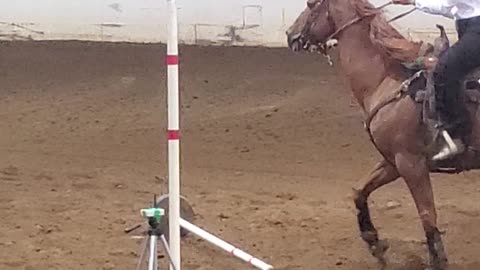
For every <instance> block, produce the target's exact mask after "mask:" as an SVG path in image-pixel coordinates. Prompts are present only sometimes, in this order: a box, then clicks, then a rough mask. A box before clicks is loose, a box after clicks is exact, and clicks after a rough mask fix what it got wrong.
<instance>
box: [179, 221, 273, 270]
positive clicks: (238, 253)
mask: <svg viewBox="0 0 480 270" xmlns="http://www.w3.org/2000/svg"><path fill="white" fill-rule="evenodd" d="M180 226H182V227H183V228H184V229H185V230H187V231H189V232H191V233H193V234H195V235H196V236H198V237H200V238H202V239H204V240H206V241H208V242H210V243H211V244H213V245H215V246H217V247H219V248H221V249H223V250H224V251H226V252H228V253H230V254H232V255H233V256H235V257H237V258H239V259H241V260H243V261H244V262H247V263H249V264H251V265H252V266H255V267H256V268H258V269H260V270H270V269H273V266H271V265H269V264H267V263H265V262H263V261H261V260H260V259H257V258H255V257H253V256H252V255H250V254H248V253H246V252H244V251H242V250H241V249H239V248H237V247H235V246H233V245H231V244H229V243H227V242H225V241H223V240H222V239H220V238H218V237H216V236H215V235H212V234H211V233H209V232H207V231H205V230H202V229H201V228H199V227H197V226H195V225H193V224H192V223H190V222H188V221H186V220H184V219H182V218H181V219H180Z"/></svg>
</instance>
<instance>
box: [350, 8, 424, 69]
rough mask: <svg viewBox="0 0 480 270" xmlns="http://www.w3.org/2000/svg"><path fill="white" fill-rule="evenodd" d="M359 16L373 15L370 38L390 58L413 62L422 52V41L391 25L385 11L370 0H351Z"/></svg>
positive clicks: (370, 21) (396, 60) (370, 20)
mask: <svg viewBox="0 0 480 270" xmlns="http://www.w3.org/2000/svg"><path fill="white" fill-rule="evenodd" d="M350 2H351V3H352V6H353V7H354V8H355V10H356V12H357V14H358V16H373V17H372V18H367V19H366V20H368V21H369V23H370V40H371V42H372V43H373V45H374V46H375V47H376V48H377V49H378V50H379V51H380V52H381V53H382V54H383V55H384V56H385V57H387V59H388V60H393V61H394V62H411V61H414V60H415V59H416V58H417V57H418V56H419V54H420V50H421V47H422V42H412V41H409V40H407V39H406V38H405V37H404V36H403V35H402V34H401V33H400V32H399V31H397V30H396V29H395V28H394V27H393V26H391V25H390V24H389V23H388V21H387V19H386V18H385V16H384V14H383V11H381V10H379V9H377V8H375V7H374V6H373V5H372V4H371V3H370V2H368V0H350Z"/></svg>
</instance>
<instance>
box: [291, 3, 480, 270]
mask: <svg viewBox="0 0 480 270" xmlns="http://www.w3.org/2000/svg"><path fill="white" fill-rule="evenodd" d="M286 35H287V42H288V46H289V48H290V49H291V50H293V51H302V50H309V48H310V47H311V46H316V47H317V48H318V47H319V48H322V47H323V46H322V45H323V44H326V42H327V41H328V40H330V39H332V38H334V39H336V40H337V41H338V45H337V51H338V61H339V64H340V67H341V70H342V72H343V74H344V76H345V77H346V78H347V81H348V82H349V84H350V88H351V91H352V94H353V95H354V97H355V99H356V101H357V103H358V105H359V107H360V109H361V111H362V112H363V115H364V117H365V122H364V125H365V128H366V131H367V133H368V135H369V136H370V139H371V142H372V143H373V145H374V146H375V147H376V149H377V150H378V152H379V153H380V154H381V156H382V157H383V158H382V160H380V161H379V162H378V163H377V164H376V165H375V166H374V168H373V169H372V170H371V171H370V172H369V173H368V175H367V176H366V177H365V178H364V179H361V180H360V181H359V183H358V186H355V187H354V188H353V190H354V196H353V203H354V205H355V207H356V210H357V222H358V228H359V231H360V236H361V238H362V239H363V241H364V242H366V245H367V246H368V248H369V250H370V252H371V254H372V255H373V256H374V257H375V258H376V259H377V260H378V261H379V263H380V264H381V266H382V268H385V267H386V260H385V254H386V251H387V250H388V248H389V244H388V242H387V241H386V240H384V239H381V238H380V237H379V233H378V231H377V229H376V228H375V226H374V224H373V222H372V220H371V217H370V212H369V206H368V198H369V196H370V195H371V194H372V193H373V192H374V191H376V190H377V189H379V188H381V187H383V186H385V185H387V184H389V183H392V182H394V181H396V180H397V179H400V178H403V179H404V181H405V183H406V185H407V186H408V189H409V192H410V194H411V196H412V197H413V200H414V203H415V205H416V209H417V212H418V215H419V218H420V220H421V223H422V226H423V229H424V232H425V237H426V242H427V246H428V262H426V264H427V265H428V268H429V269H433V270H445V269H447V267H448V259H447V253H446V252H445V247H444V245H443V242H442V233H441V231H440V229H439V228H438V225H437V212H436V207H435V202H434V193H433V191H432V183H431V179H430V175H431V174H432V173H451V174H454V173H459V172H464V171H470V170H478V169H479V168H480V110H479V109H478V107H479V99H478V96H480V95H479V93H480V91H479V88H480V87H478V86H479V85H478V79H479V78H480V76H476V77H473V79H472V80H470V81H469V82H475V80H476V82H477V84H475V86H474V87H471V88H472V89H470V90H471V93H470V94H468V95H465V96H467V97H470V98H465V102H466V103H464V104H466V107H467V108H468V116H469V117H470V120H471V121H470V122H471V125H470V129H468V134H467V135H468V136H467V137H468V141H467V147H466V149H465V150H464V151H463V152H462V153H460V154H458V155H456V156H455V157H453V158H450V159H448V160H443V161H436V160H434V159H433V158H432V154H433V153H434V150H435V149H432V136H431V135H432V134H433V133H432V130H431V129H430V128H429V125H428V123H427V121H426V120H425V117H423V116H424V115H425V113H426V112H425V110H426V109H427V107H428V106H425V105H426V104H428V102H427V101H428V100H426V101H425V98H423V99H422V98H421V97H422V95H421V94H422V93H423V94H425V91H426V89H427V88H428V85H429V83H428V82H429V81H428V76H426V75H425V72H424V71H422V70H420V71H418V72H417V71H414V72H412V70H410V69H408V68H406V66H405V63H407V62H411V61H414V59H417V58H418V56H419V55H428V53H432V47H434V46H433V45H431V44H427V45H428V46H425V43H424V42H414V41H411V40H408V39H406V38H405V37H404V36H403V35H402V34H401V33H400V32H399V31H397V30H396V29H395V28H394V27H393V26H392V25H391V24H390V23H389V21H387V19H386V17H385V14H384V12H383V9H381V8H377V7H375V6H373V5H372V4H371V3H369V2H368V0H309V1H308V2H307V6H306V8H305V9H304V10H303V11H302V12H301V13H300V15H299V16H298V18H297V19H296V20H295V21H294V23H293V24H292V25H291V26H290V27H289V28H288V30H287V31H286ZM426 48H427V49H426ZM419 72H420V73H419ZM421 72H423V73H421ZM412 74H413V75H412ZM415 74H416V76H415ZM418 74H423V76H421V75H418ZM472 74H473V72H472ZM422 78H423V80H422ZM426 78H427V79H426ZM466 80H467V79H465V81H466ZM430 84H431V81H430ZM424 90H425V91H424ZM462 90H463V91H460V92H461V93H466V92H467V91H466V89H463V88H462ZM423 96H424V95H423ZM475 97H476V98H475Z"/></svg>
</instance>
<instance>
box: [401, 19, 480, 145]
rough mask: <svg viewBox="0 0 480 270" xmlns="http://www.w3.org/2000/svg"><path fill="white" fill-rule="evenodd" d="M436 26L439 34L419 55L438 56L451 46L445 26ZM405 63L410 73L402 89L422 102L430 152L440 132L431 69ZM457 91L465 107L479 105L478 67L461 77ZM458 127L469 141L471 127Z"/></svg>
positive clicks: (459, 132) (479, 70)
mask: <svg viewBox="0 0 480 270" xmlns="http://www.w3.org/2000/svg"><path fill="white" fill-rule="evenodd" d="M437 28H438V29H439V30H440V36H439V37H437V38H436V39H435V42H434V44H433V45H431V44H429V45H428V46H427V48H426V49H425V50H424V51H423V53H422V54H420V55H419V56H427V57H429V56H433V57H437V58H438V57H439V56H440V55H441V54H442V53H443V52H445V51H446V50H447V49H448V48H449V47H450V42H449V40H448V37H447V35H446V32H445V29H444V27H443V26H441V25H437ZM404 66H405V69H406V71H407V72H408V73H409V74H410V78H409V79H408V80H407V81H405V83H404V87H405V90H404V91H406V92H407V94H408V95H410V97H411V98H412V99H413V100H415V101H416V102H417V103H420V104H422V109H423V114H422V120H423V123H424V124H425V126H426V131H427V132H426V134H427V137H426V140H427V141H426V144H427V145H429V148H430V151H429V152H434V148H436V147H439V145H438V141H437V138H438V136H439V129H438V125H439V112H438V111H437V106H436V102H437V100H438V99H437V97H436V93H435V87H434V82H433V74H432V73H433V72H431V71H428V70H425V69H423V67H420V66H418V65H417V64H405V65H404ZM458 95H459V98H460V100H461V101H463V103H464V104H463V106H465V108H468V106H469V105H472V103H473V104H475V105H476V107H478V104H480V67H479V68H477V69H476V70H474V71H473V72H471V73H470V74H468V75H467V76H466V77H465V78H464V80H463V81H462V83H461V87H460V89H458ZM467 117H468V116H467ZM457 131H458V132H456V133H457V134H458V136H459V137H462V138H463V139H464V141H465V143H466V144H467V145H468V140H469V135H470V133H471V127H462V128H460V129H458V130H457Z"/></svg>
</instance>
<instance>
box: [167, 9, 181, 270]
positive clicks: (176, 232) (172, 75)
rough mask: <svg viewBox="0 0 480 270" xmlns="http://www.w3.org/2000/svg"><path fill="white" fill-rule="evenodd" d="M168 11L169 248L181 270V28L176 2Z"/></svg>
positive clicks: (173, 261)
mask: <svg viewBox="0 0 480 270" xmlns="http://www.w3.org/2000/svg"><path fill="white" fill-rule="evenodd" d="M167 10H168V30H167V32H168V41H167V68H168V71H167V72H168V101H167V102H168V104H167V106H168V192H169V196H168V198H169V204H168V205H169V211H168V212H169V218H168V220H169V229H170V232H169V236H170V237H169V239H170V240H169V245H170V250H171V253H172V264H173V265H174V266H175V267H176V269H177V270H180V269H181V256H180V116H179V87H178V25H177V5H176V2H175V0H167ZM175 267H173V266H172V265H170V270H174V268H175Z"/></svg>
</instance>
